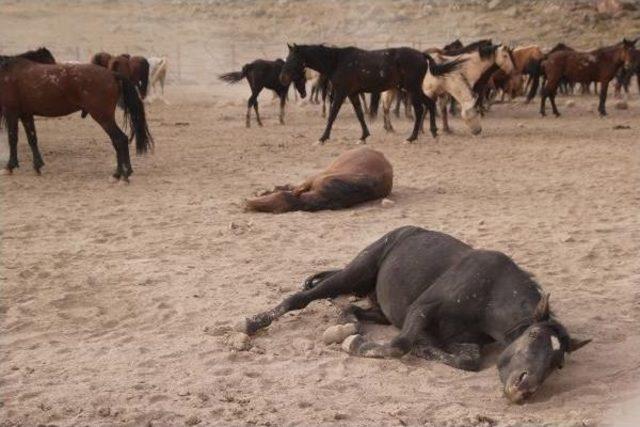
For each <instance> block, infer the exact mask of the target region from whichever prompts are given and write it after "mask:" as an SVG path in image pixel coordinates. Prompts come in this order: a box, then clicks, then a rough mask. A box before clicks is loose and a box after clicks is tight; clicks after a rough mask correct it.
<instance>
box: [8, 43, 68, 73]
mask: <svg viewBox="0 0 640 427" xmlns="http://www.w3.org/2000/svg"><path fill="white" fill-rule="evenodd" d="M21 59H26V60H28V61H33V62H38V63H41V64H55V63H56V60H55V58H54V57H53V55H52V54H51V52H50V51H49V49H47V48H46V47H41V48H39V49H36V50H29V51H26V52H24V53H21V54H19V55H0V69H4V68H7V67H8V66H9V65H11V64H13V63H15V62H17V61H19V60H21Z"/></svg>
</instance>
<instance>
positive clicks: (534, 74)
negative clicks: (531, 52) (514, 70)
mask: <svg viewBox="0 0 640 427" xmlns="http://www.w3.org/2000/svg"><path fill="white" fill-rule="evenodd" d="M544 59H545V58H544V57H543V58H541V59H538V60H535V61H531V63H530V64H529V79H531V88H530V89H529V93H528V94H527V102H529V101H531V100H532V99H533V98H535V97H536V93H538V87H539V86H540V76H541V75H542V74H543V70H542V61H543V60H544Z"/></svg>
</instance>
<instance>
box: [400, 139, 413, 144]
mask: <svg viewBox="0 0 640 427" xmlns="http://www.w3.org/2000/svg"><path fill="white" fill-rule="evenodd" d="M414 141H415V139H405V140H404V141H402V143H403V144H413V143H414Z"/></svg>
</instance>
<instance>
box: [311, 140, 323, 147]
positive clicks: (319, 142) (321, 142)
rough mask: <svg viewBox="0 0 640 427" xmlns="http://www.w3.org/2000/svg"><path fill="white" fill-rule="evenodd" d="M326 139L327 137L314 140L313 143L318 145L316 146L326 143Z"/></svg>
mask: <svg viewBox="0 0 640 427" xmlns="http://www.w3.org/2000/svg"><path fill="white" fill-rule="evenodd" d="M325 141H326V140H325V139H319V140H317V141H316V142H314V143H313V145H316V146H320V145H324V143H325Z"/></svg>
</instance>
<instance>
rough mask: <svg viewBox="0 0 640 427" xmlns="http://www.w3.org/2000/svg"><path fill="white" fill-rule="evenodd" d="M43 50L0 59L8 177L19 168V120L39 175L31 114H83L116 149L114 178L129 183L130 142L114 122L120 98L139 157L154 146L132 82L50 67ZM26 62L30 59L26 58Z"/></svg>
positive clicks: (82, 68) (91, 70) (79, 67)
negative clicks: (8, 152) (95, 123)
mask: <svg viewBox="0 0 640 427" xmlns="http://www.w3.org/2000/svg"><path fill="white" fill-rule="evenodd" d="M46 53H48V51H46V52H44V53H41V54H35V55H34V54H32V55H29V54H23V55H19V56H0V109H1V112H2V114H1V119H2V120H3V121H4V122H5V123H6V126H7V133H8V137H9V138H8V139H9V149H10V155H9V161H8V163H7V166H6V168H5V170H6V172H8V173H11V172H12V171H13V170H14V169H15V168H17V167H18V152H17V146H18V121H21V122H22V125H23V126H24V129H25V131H26V134H27V139H28V141H29V146H30V147H31V151H32V153H33V167H34V169H35V170H36V172H37V173H38V174H39V173H40V169H41V168H42V166H43V165H44V162H43V161H42V156H41V155H40V151H39V149H38V139H37V136H36V128H35V125H34V121H33V117H34V116H44V117H61V116H66V115H69V114H72V113H74V112H76V111H80V110H83V111H86V112H88V113H89V114H90V115H91V117H93V119H94V120H95V121H96V122H97V123H98V124H99V125H100V126H101V127H102V128H103V129H104V131H105V132H106V133H107V134H108V135H109V138H110V139H111V142H112V143H113V146H114V148H115V150H116V156H117V169H116V171H115V173H114V175H113V176H114V178H116V179H120V178H123V179H124V180H128V177H129V175H131V173H132V172H133V170H132V168H131V162H130V159H129V144H128V142H129V139H128V138H127V135H126V134H125V133H124V132H122V130H121V129H120V128H119V127H118V125H117V124H116V120H115V110H116V103H117V102H118V99H119V98H120V97H122V98H123V108H124V113H125V118H128V119H129V122H130V125H131V128H132V129H133V132H134V135H135V137H136V149H137V152H138V154H142V153H144V152H146V151H147V150H148V148H149V147H150V146H151V144H152V143H153V140H152V138H151V135H150V134H149V130H148V128H147V122H146V118H145V111H144V106H143V104H142V100H141V99H140V97H139V96H138V93H137V91H136V89H135V87H134V86H133V84H131V82H130V81H129V80H128V79H126V78H124V77H122V76H120V75H118V74H116V73H113V72H111V71H109V70H107V69H105V68H102V67H98V66H96V65H93V64H55V63H52V61H51V60H52V57H51V54H50V53H49V54H48V55H47V54H46ZM26 58H30V59H26Z"/></svg>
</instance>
